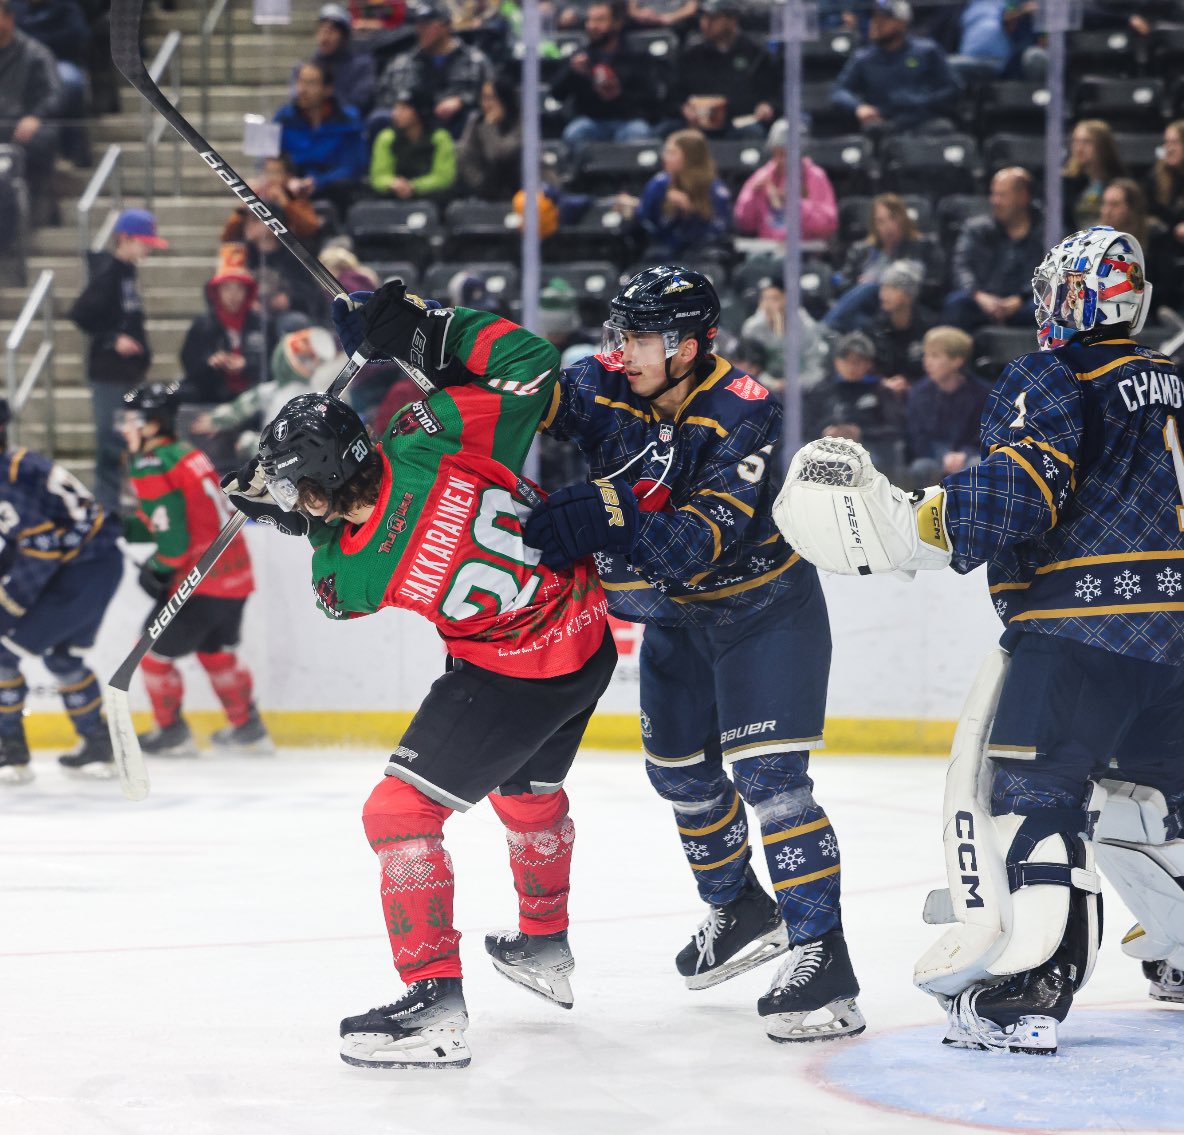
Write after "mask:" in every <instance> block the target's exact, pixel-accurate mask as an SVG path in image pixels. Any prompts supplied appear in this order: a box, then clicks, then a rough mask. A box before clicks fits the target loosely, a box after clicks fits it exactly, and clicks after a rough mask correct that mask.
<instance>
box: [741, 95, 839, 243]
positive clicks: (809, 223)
mask: <svg viewBox="0 0 1184 1135" xmlns="http://www.w3.org/2000/svg"><path fill="white" fill-rule="evenodd" d="M788 140H789V123H788V122H786V121H785V119H784V118H779V119H778V120H777V121H776V122H774V123H773V128H772V129H771V130H770V131H769V140H768V142H767V143H766V144H765V151H766V153H767V154H768V155H769V160H768V161H767V162H766V163H765V164H764V165H763V166H761V167H760V169H758V170H756V171H755V172H754V173H753V174H752V175H751V176H750V177H749V178H748V180H747V181H746V182H745V183H744V185H743V186H742V187H741V189H740V194H739V196H738V197H737V198H736V210H735V213H734V218H735V221H736V231H737V232H739V233H744V234H745V235H746V236H757V237H764V238H766V239H769V240H784V239H785V231H786V223H785V148H786V143H787V142H788ZM838 224H839V209H838V205H836V203H835V191H834V189H833V188H832V187H831V184H830V178H828V177H827V176H826V171H825V170H824V169H823V168H822V167H821V166H818V165H815V163H814V162H812V161H811V160H810V159H809V158H808V157H805V156H803V157H802V206H801V237H802V240H828V239H830V237H832V236H834V233H835V229H836V228H838Z"/></svg>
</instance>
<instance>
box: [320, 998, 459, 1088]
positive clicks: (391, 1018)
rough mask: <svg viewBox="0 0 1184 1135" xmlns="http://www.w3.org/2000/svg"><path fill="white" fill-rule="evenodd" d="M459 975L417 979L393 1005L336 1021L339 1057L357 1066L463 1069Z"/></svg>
mask: <svg viewBox="0 0 1184 1135" xmlns="http://www.w3.org/2000/svg"><path fill="white" fill-rule="evenodd" d="M468 1025H469V1014H468V1011H467V1010H466V1009H465V995H464V993H463V992H462V990H461V985H460V978H459V977H442V978H433V979H430V980H427V981H416V982H413V983H412V984H411V985H409V986H407V992H406V993H405V994H404V995H403V996H402V998H400V999H399V1000H398V1001H396V1002H395V1003H394V1004H393V1005H383V1006H382V1007H381V1008H378V1009H371V1010H370V1012H368V1013H362V1014H361V1015H360V1016H357V1017H346V1018H345V1020H344V1021H342V1022H341V1037H342V1040H341V1059H342V1060H344V1061H345V1062H346V1064H353V1065H355V1066H356V1067H358V1068H467V1067H468V1066H469V1061H470V1060H471V1059H472V1053H471V1052H470V1051H469V1046H468V1044H467V1043H466V1041H465V1029H466V1028H468Z"/></svg>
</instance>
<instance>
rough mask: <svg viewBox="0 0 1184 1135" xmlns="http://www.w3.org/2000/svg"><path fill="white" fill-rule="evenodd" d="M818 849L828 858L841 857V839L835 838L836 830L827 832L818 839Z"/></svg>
mask: <svg viewBox="0 0 1184 1135" xmlns="http://www.w3.org/2000/svg"><path fill="white" fill-rule="evenodd" d="M818 850H819V851H821V852H822V854H823V855H825V856H826V857H827V859H838V857H839V841H838V840H837V839H835V833H834V832H827V833H826V835H824V836H823V837H822V839H820V840H819V841H818Z"/></svg>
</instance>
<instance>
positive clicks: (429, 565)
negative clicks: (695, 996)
mask: <svg viewBox="0 0 1184 1135" xmlns="http://www.w3.org/2000/svg"><path fill="white" fill-rule="evenodd" d="M338 302H339V303H344V302H345V301H344V300H340V301H338ZM355 314H357V315H358V317H359V318H361V317H362V316H364V317H365V336H366V338H367V339H368V340H369V342H370V344H371V345H372V347H374V348H375V349H376V350H378V351H381V352H383V353H385V354H388V355H393V356H394V357H396V358H401V359H406V360H408V361H411V362H413V363H414V364H415V365H418V366H419V367H420V369H422V370H424V371H425V372H426V373H427V374H428V375H429V377H430V378H431V379H432V380H433V381H434V382H435V383H436V385H437V386H440V387H442V389H439V390H438V391H436V392H435V393H434V394H432V395H431V396H429V397H427V398H425V399H422V400H420V401H418V402H415V403H412V404H411V405H410V406H407V407H405V408H404V409H403V410H402V411H401V412H400V413H398V414H397V415H396V416H395V417H394V418H393V419H392V421H391V422H390V424H389V425H388V427H387V428H386V430H385V432H384V433H383V435H382V437H381V438H380V439H379V441H378V442H377V444H376V443H375V442H373V441H371V439H370V437H369V436H368V435H367V433H366V430H365V427H364V426H363V424H362V422H361V419H360V418H358V416H357V415H356V414H355V413H354V412H353V411H352V410H350V409H349V407H348V406H346V405H345V403H344V402H342V401H340V400H339V399H336V398H331V397H329V396H327V395H303V396H301V397H300V398H296V399H293V400H292V401H291V402H289V403H288V404H287V406H285V407H284V409H283V410H282V411H281V412H280V414H279V415H278V416H277V417H276V419H275V420H274V421H273V422H271V423H269V424H268V425H267V426H266V427H265V429H264V431H263V434H262V436H261V438H260V444H259V458H258V459H257V460H256V461H253V462H251V463H249V464H248V465H247V466H246V467H244V469H242V470H241V471H240V472H239V473H238V474H236V475H235V476H234V477H230V478H227V479H226V481H225V482H224V486H225V488H226V491H227V493H229V494H230V499H231V500H232V502H233V503H234V504H235V506H236V507H238V508H239V509H241V510H242V511H243V512H245V513H246V514H247V515H248V516H251V517H253V518H254V519H256V520H258V521H260V522H262V523H267V524H271V525H273V526H274V527H276V528H278V529H280V530H281V531H283V532H285V533H288V534H290V535H307V536H308V539H309V541H310V542H311V544H312V546H313V558H312V574H313V587H314V591H315V594H316V599H317V605H318V606H319V607H320V609H321V610H322V611H323V612H324V613H325V614H326V615H328V616H329V617H330V618H335V619H347V618H355V617H358V616H361V615H367V614H371V613H373V612H376V611H378V610H380V609H381V608H383V607H402V608H404V609H408V610H412V611H417V612H419V613H420V614H422V615H423V616H424V617H426V618H427V619H429V620H430V621H431V622H432V623H433V624H434V625H435V626H436V628H437V629H438V630H439V632H440V635H441V637H442V638H443V639H444V642H445V646H446V648H447V651H448V664H447V669H446V672H445V673H444V675H443V676H442V677H440V678H438V679H437V680H436V682H435V683H434V684H433V685H432V688H431V690H430V692H429V693H428V695H427V697H426V698H425V700H424V702H423V704H422V705H421V706H420V708H419V710H418V712H417V713H416V714H415V717H414V718H413V720H412V722H411V724H410V726H409V727H408V729H407V731H406V732H405V733H404V735H403V737H402V738H401V740H400V743H399V744H398V746H397V747H396V748H395V749H394V752H393V753H392V755H391V758H390V762H389V763H388V765H387V767H386V775H385V776H384V777H383V779H382V781H381V782H380V783H379V784H378V786H377V787H376V788H375V789H374V791H373V792H372V793H371V794H370V798H369V799H368V800H367V802H366V805H365V808H364V809H363V814H362V818H363V823H364V826H365V830H366V837H367V839H368V840H369V842H370V846H371V847H372V848H373V849H374V851H375V853H376V854H377V856H378V859H379V863H380V865H381V895H382V908H383V917H384V920H385V923H386V928H387V933H388V935H389V938H390V944H391V952H392V955H393V958H394V963H395V967H396V969H397V970H398V971H399V975H400V977H401V978H402V979H403V980H404V981H405V982H406V983H407V986H408V988H407V991H406V993H405V995H404V996H403V997H402V998H400V999H399V1000H398V1001H396V1002H395V1003H393V1004H390V1005H385V1006H382V1007H380V1008H377V1009H373V1010H371V1011H370V1012H368V1013H363V1014H360V1015H358V1016H356V1017H347V1018H346V1019H345V1020H343V1021H342V1022H341V1030H340V1031H341V1036H342V1048H341V1056H342V1059H343V1060H345V1061H346V1063H349V1064H354V1065H359V1066H363V1067H383V1068H422V1067H453V1068H458V1067H465V1066H466V1065H467V1064H468V1063H469V1061H470V1052H469V1047H468V1044H467V1042H466V1040H465V1036H464V1031H465V1028H466V1026H467V1024H468V1015H467V1009H466V1006H465V999H464V994H463V992H462V987H461V959H460V934H459V933H458V932H457V930H456V928H455V926H454V925H453V918H452V909H453V874H452V861H451V859H450V858H449V855H448V852H447V850H446V849H445V846H444V842H443V825H444V822H445V821H446V820H447V819H448V817H449V816H450V815H451V814H452V813H453V812H464V811H467V810H468V809H469V808H471V807H473V806H474V805H475V804H476V803H477V802H478V801H480V800H481V799H482V798H484V797H486V796H488V797H489V801H490V804H491V805H492V806H493V809H494V811H495V812H496V813H497V815H498V818H499V819H500V820H501V821H502V823H503V824H504V825H505V828H506V842H507V844H508V847H509V853H510V868H511V872H512V874H513V878H514V886H515V889H516V891H517V893H518V913H519V922H518V926H519V928H518V930H517V932H514V933H510V934H504V935H488V936H487V937H486V939H485V948H486V950H487V952H488V953H489V954H490V955H491V957H492V959H493V964H494V966H495V968H496V969H497V970H498V972H500V973H501V974H503V975H504V976H506V977H507V978H509V979H510V980H512V981H514V982H516V983H518V984H520V985H522V986H524V987H525V988H527V989H529V990H531V991H532V992H534V993H537V994H539V995H540V996H542V997H544V998H546V999H547V1000H549V1001H552V1002H555V1003H556V1004H559V1005H561V1006H563V1007H565V1008H570V1007H571V1004H572V991H571V984H570V981H569V978H570V975H571V973H572V970H573V969H574V964H575V963H574V960H573V957H572V953H571V949H570V947H569V945H568V940H567V927H568V916H567V899H568V890H569V876H570V868H571V853H572V846H573V841H574V838H575V828H574V826H573V824H572V821H571V818H570V817H569V815H568V800H567V794H566V793H565V792H564V789H563V782H564V778H565V776H566V774H567V771H568V769H569V768H570V766H571V763H572V760H573V759H574V757H575V754H576V750H577V748H578V746H579V744H580V740H581V739H582V737H583V734H584V729H585V727H586V725H587V723H588V719H589V718H590V717H591V715H592V711H593V709H594V708H595V705H596V702H597V700H598V699H599V697H600V695H601V694H602V693H603V692H604V690H605V688H606V687H607V685H608V682H609V679H610V677H611V675H612V671H613V666H614V664H615V661H616V651H615V648H614V646H613V640H612V636H611V635H609V634H606V628H607V606H606V603H605V599H604V593H603V591H602V590H601V587H600V584H599V581H598V580H597V578H596V573H595V571H594V569H593V566H592V564H591V561H590V560H585V561H582V562H580V563H577V564H575V565H574V566H573V567H571V568H569V569H565V570H563V571H558V572H556V571H551V570H550V569H549V568H546V567H544V566H542V565H541V564H540V563H539V557H538V553H537V552H535V551H534V550H533V549H530V548H527V547H526V546H525V545H524V544H523V541H522V524H523V521H524V520H525V518H526V516H527V515H529V513H530V510H531V508H532V507H533V505H534V504H535V503H537V502H538V501H539V500H540V499H541V497H540V495H539V494H538V492H537V490H535V489H534V487H533V486H531V485H529V484H528V483H527V482H526V481H525V480H523V479H522V478H521V477H520V476H519V474H518V472H517V470H518V469H520V468H521V465H522V462H523V460H524V459H525V457H526V453H527V450H528V449H529V446H530V443H531V440H532V438H533V436H534V433H535V429H536V427H537V425H538V422H539V420H540V418H541V417H542V415H543V413H544V412H545V410H546V409H547V407H548V406H549V405H550V404H551V401H552V398H553V394H554V388H555V383H556V379H557V374H558V361H559V360H558V355H557V352H556V351H555V349H554V348H553V347H552V346H551V345H550V344H548V343H547V342H546V341H545V340H542V339H539V338H538V337H537V336H534V335H531V334H529V333H528V332H526V331H524V330H523V329H522V328H520V327H516V326H515V325H514V324H512V323H510V322H509V321H508V320H504V319H499V318H498V317H497V316H494V315H489V314H487V313H484V312H477V311H470V310H467V309H464V308H456V309H438V310H435V311H429V310H427V309H426V308H425V306H424V305H423V304H422V302H420V301H417V300H416V298H415V297H410V296H405V295H404V292H403V289H402V286H401V285H388V286H387V287H386V288H384V289H382V290H381V291H379V292H377V293H375V295H374V297H373V299H372V300H370V302H369V303H367V304H366V306H365V308H364V309H363V311H361V312H357V313H355Z"/></svg>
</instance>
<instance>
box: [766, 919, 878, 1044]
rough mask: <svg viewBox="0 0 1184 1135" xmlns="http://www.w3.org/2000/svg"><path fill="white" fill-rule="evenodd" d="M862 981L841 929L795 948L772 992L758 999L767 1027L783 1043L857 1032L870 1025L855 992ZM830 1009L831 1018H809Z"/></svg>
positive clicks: (779, 973) (856, 1033) (780, 970)
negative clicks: (860, 1007) (853, 967)
mask: <svg viewBox="0 0 1184 1135" xmlns="http://www.w3.org/2000/svg"><path fill="white" fill-rule="evenodd" d="M858 995H859V982H858V981H856V980H855V971H854V970H853V969H852V968H851V958H850V956H849V955H848V953H847V941H846V939H845V938H844V937H843V931H842V930H841V929H838V930H831V931H829V932H828V933H826V934H824V935H823V936H822V937H821V938H816V939H815V940H814V941H812V942H803V943H801V944H800V945H797V946H793V947H791V948H790V951H789V956H788V957H787V958H786V959H785V961H783V962H782V963H781V966H780V968H779V969H778V970H777V975H776V976H775V977H774V978H773V981H772V984H771V985H770V986H769V990H768V992H767V993H766V994H765V995H764V996H763V997H762V998H761V999H760V1000H759V1001H758V1002H757V1003H756V1011H757V1012H758V1013H759V1014H760V1015H761V1017H763V1018H764V1023H765V1032H766V1033H767V1034H768V1037H769V1039H770V1040H775V1041H778V1042H779V1043H788V1042H794V1041H813V1040H833V1039H834V1038H836V1037H841V1036H857V1035H858V1034H859V1033H861V1032H863V1030H864V1029H865V1028H866V1027H867V1023H866V1022H865V1021H864V1019H863V1014H862V1013H861V1012H860V1011H859V1006H858V1005H856V1004H855V998H856V997H857V996H858ZM820 1011H826V1012H827V1013H829V1014H830V1017H829V1019H826V1018H824V1019H821V1020H816V1021H809V1020H808V1019H807V1018H809V1017H810V1016H811V1014H814V1013H818V1012H820Z"/></svg>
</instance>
